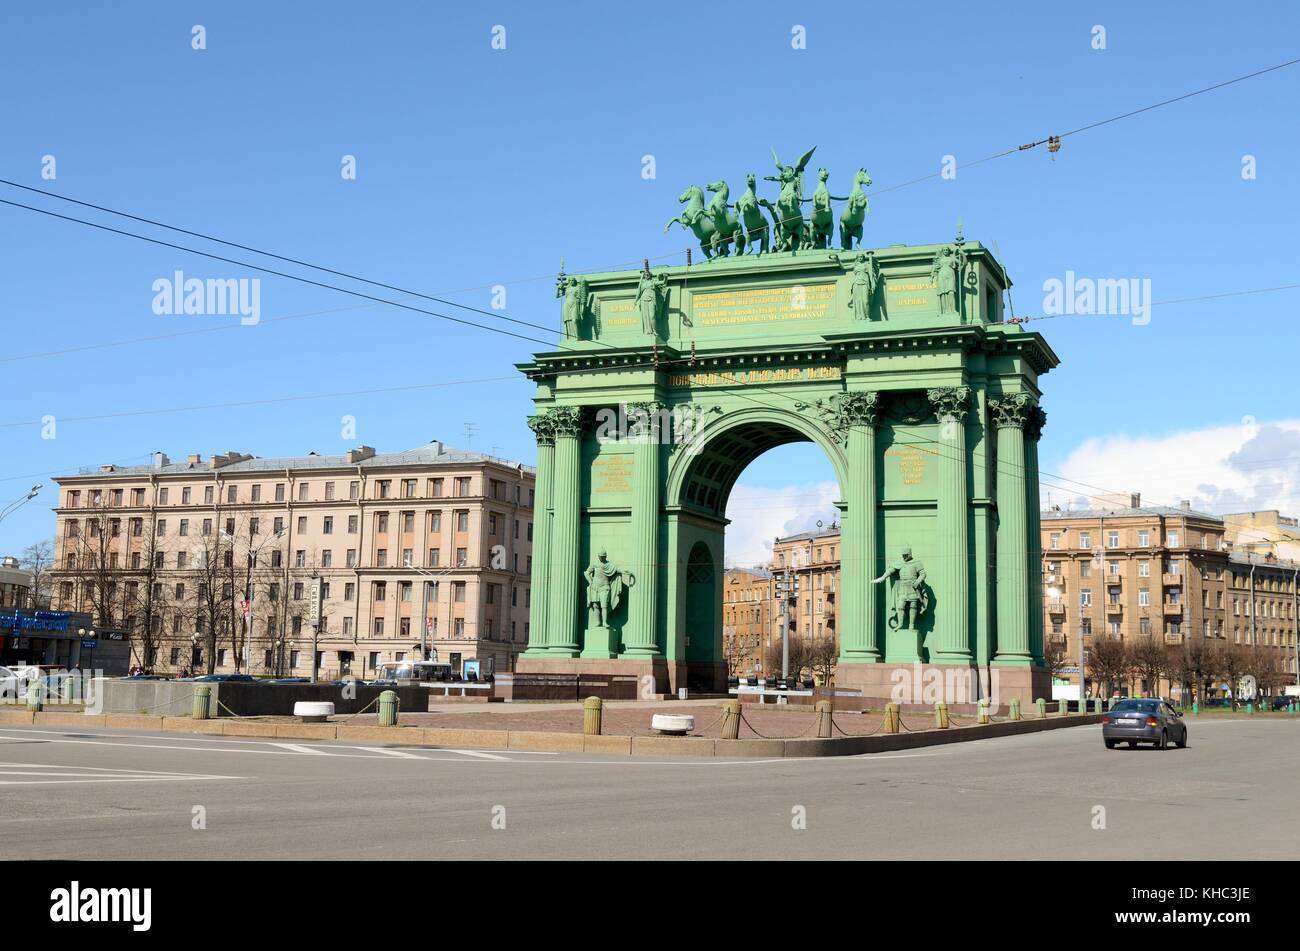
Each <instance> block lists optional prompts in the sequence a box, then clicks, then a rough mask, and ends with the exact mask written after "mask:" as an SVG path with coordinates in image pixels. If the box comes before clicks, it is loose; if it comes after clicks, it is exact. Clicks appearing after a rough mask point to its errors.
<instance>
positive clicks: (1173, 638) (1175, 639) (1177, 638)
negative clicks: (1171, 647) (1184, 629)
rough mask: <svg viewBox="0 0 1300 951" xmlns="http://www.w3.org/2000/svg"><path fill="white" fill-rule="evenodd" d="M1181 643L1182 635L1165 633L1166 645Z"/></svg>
mask: <svg viewBox="0 0 1300 951" xmlns="http://www.w3.org/2000/svg"><path fill="white" fill-rule="evenodd" d="M1182 642H1183V635H1182V634H1171V633H1168V632H1166V634H1165V643H1166V644H1181V643H1182Z"/></svg>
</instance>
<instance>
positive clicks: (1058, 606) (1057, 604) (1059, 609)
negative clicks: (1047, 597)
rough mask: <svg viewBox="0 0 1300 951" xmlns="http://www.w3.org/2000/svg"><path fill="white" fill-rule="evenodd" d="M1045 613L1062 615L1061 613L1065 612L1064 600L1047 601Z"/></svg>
mask: <svg viewBox="0 0 1300 951" xmlns="http://www.w3.org/2000/svg"><path fill="white" fill-rule="evenodd" d="M1047 613H1048V614H1053V615H1058V616H1059V615H1063V614H1065V602H1064V601H1049V602H1048V603H1047Z"/></svg>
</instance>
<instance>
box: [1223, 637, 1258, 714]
mask: <svg viewBox="0 0 1300 951" xmlns="http://www.w3.org/2000/svg"><path fill="white" fill-rule="evenodd" d="M1249 667H1250V658H1249V656H1248V655H1247V653H1246V651H1245V650H1243V649H1242V647H1241V645H1240V644H1237V643H1235V642H1233V641H1226V642H1225V643H1224V644H1223V645H1222V646H1221V647H1220V648H1219V651H1218V665H1217V671H1216V673H1217V675H1218V676H1219V677H1221V678H1222V679H1223V680H1225V681H1227V683H1228V687H1229V689H1230V690H1231V691H1232V705H1233V707H1236V706H1237V703H1238V701H1239V700H1240V699H1241V697H1240V694H1241V678H1242V677H1244V676H1246V674H1248V673H1249V672H1250V671H1249Z"/></svg>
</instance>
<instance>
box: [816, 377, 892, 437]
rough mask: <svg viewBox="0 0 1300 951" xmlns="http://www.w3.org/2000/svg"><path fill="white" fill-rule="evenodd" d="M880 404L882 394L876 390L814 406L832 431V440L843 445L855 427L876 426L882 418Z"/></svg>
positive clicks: (832, 399) (861, 391)
mask: <svg viewBox="0 0 1300 951" xmlns="http://www.w3.org/2000/svg"><path fill="white" fill-rule="evenodd" d="M880 403H881V400H880V394H879V393H878V392H876V391H875V390H858V391H855V392H852V393H840V394H837V395H836V396H832V397H830V398H829V399H826V400H818V401H817V402H816V403H815V404H813V405H814V406H815V407H816V408H817V412H818V414H819V415H820V416H821V418H822V422H823V423H824V424H825V426H826V428H827V429H828V430H830V434H831V440H832V441H833V442H837V443H843V442H846V441H847V439H848V434H849V430H850V429H852V428H853V427H854V426H875V425H876V422H877V420H879V418H880Z"/></svg>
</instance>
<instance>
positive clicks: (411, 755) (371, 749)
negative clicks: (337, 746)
mask: <svg viewBox="0 0 1300 951" xmlns="http://www.w3.org/2000/svg"><path fill="white" fill-rule="evenodd" d="M349 749H354V750H365V751H366V752H367V753H383V754H384V755H385V756H398V757H401V758H402V759H424V758H425V757H423V756H416V755H415V754H414V753H407V752H406V751H405V750H392V749H388V748H387V747H384V746H352V747H349Z"/></svg>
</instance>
